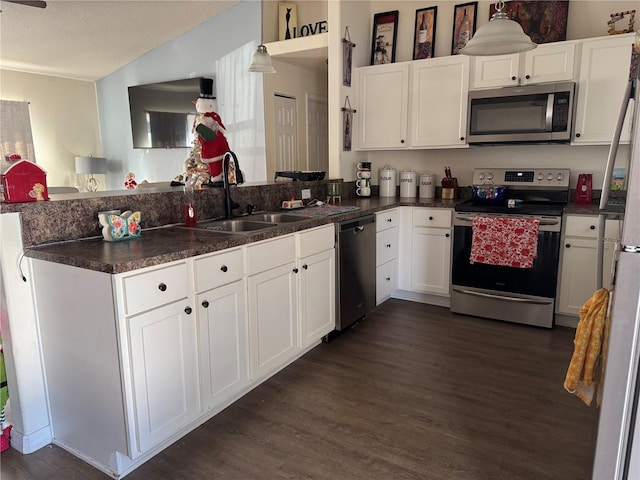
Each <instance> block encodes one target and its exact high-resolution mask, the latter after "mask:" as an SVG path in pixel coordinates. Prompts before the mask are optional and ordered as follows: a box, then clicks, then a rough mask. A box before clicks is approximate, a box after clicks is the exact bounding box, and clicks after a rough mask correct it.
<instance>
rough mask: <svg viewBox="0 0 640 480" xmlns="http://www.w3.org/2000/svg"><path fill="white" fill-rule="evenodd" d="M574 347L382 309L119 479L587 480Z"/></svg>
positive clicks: (569, 333)
mask: <svg viewBox="0 0 640 480" xmlns="http://www.w3.org/2000/svg"><path fill="white" fill-rule="evenodd" d="M573 335H574V331H573V330H571V329H563V328H555V329H553V330H546V329H540V328H536V327H528V326H523V325H517V324H511V323H504V322H498V321H492V320H482V319H477V318H472V317H466V316H461V315H454V314H451V313H449V310H448V309H445V308H441V307H434V306H428V305H422V304H418V303H411V302H405V301H401V300H389V301H387V302H386V303H384V304H383V305H381V306H380V307H378V308H377V309H376V310H375V311H374V312H373V313H372V314H370V315H369V317H368V318H367V319H366V320H365V321H363V322H361V323H360V324H359V325H357V326H356V327H355V328H353V329H352V330H350V331H348V332H346V333H345V334H343V335H342V336H340V337H338V338H337V339H335V340H334V341H333V342H330V343H328V344H322V345H320V346H319V347H317V348H315V349H314V350H312V351H311V352H309V353H308V354H307V355H305V356H304V357H302V358H301V359H300V360H298V361H297V362H295V363H294V364H293V365H291V366H289V367H287V368H286V369H284V370H283V371H282V372H280V373H279V374H277V375H275V376H274V377H272V378H271V379H269V380H268V381H267V382H265V383H263V384H262V385H261V386H259V387H257V388H256V389H254V390H253V391H251V392H250V393H249V394H247V395H245V396H244V397H243V398H241V399H240V400H239V401H237V402H236V403H235V404H233V405H232V406H230V407H229V408H227V409H226V410H225V411H223V412H221V413H220V414H219V415H217V416H216V417H214V418H213V419H212V420H210V421H208V422H207V423H206V424H204V425H203V426H201V427H200V428H198V429H196V430H195V431H193V432H191V433H190V434H189V435H187V436H185V437H184V438H182V439H180V440H179V441H177V442H176V443H175V444H174V445H172V446H171V447H169V448H167V449H165V450H164V451H163V452H161V453H160V454H159V455H157V456H155V457H154V458H153V459H151V460H150V461H148V462H147V463H145V464H144V465H142V466H141V467H139V468H138V469H136V470H135V471H133V472H132V473H130V474H129V475H127V477H126V478H127V479H130V480H140V479H145V480H146V479H180V480H190V479H198V480H202V479H208V480H209V479H225V480H228V479H242V480H251V479H296V480H297V479H331V480H338V479H367V480H373V479H385V480H387V479H429V480H431V479H433V480H453V479H455V480H480V479H486V480H489V479H491V480H529V479H530V480H587V479H590V478H591V464H592V458H593V449H594V445H595V434H596V423H597V411H596V410H595V409H594V408H588V407H586V406H585V405H584V404H583V403H582V402H581V401H580V400H578V399H577V398H576V397H574V396H573V395H570V394H568V393H567V392H566V391H565V390H564V389H563V386H562V384H563V381H564V376H565V373H566V368H567V365H568V363H569V360H570V358H571V353H572V351H573ZM99 434H100V432H96V435H99ZM1 460H2V463H1V466H0V469H1V473H2V475H1V477H2V480H18V479H19V480H32V479H38V480H40V479H61V480H62V479H64V480H70V479H78V480H93V479H100V480H102V479H104V480H106V479H108V478H109V477H107V476H106V475H104V474H102V473H101V472H98V471H97V470H95V469H93V468H92V467H90V466H89V465H87V464H85V463H84V462H82V461H80V460H78V459H76V458H75V457H73V456H72V455H70V454H69V453H67V452H65V451H63V450H61V449H60V448H58V447H55V446H50V447H46V448H43V449H41V450H39V451H37V452H35V453H32V454H30V455H21V454H20V453H18V452H16V451H15V450H9V451H7V452H5V453H3V454H2V459H1Z"/></svg>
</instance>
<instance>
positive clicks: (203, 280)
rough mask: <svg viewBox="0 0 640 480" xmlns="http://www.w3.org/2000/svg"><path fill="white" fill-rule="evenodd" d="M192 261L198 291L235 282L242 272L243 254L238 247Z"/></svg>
mask: <svg viewBox="0 0 640 480" xmlns="http://www.w3.org/2000/svg"><path fill="white" fill-rule="evenodd" d="M193 263H194V270H195V277H196V291H198V292H202V291H204V290H209V289H210V288H215V287H218V286H220V285H225V284H227V283H231V282H235V281H236V280H240V279H241V278H242V275H243V274H244V263H243V255H242V250H241V249H239V248H238V249H236V250H232V251H226V252H222V253H218V254H215V255H209V256H207V257H204V258H198V259H197V260H195V261H194V262H193Z"/></svg>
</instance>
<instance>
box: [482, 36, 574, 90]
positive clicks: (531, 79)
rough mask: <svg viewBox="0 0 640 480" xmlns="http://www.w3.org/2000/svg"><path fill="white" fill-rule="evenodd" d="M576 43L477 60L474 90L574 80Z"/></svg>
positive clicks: (560, 43)
mask: <svg viewBox="0 0 640 480" xmlns="http://www.w3.org/2000/svg"><path fill="white" fill-rule="evenodd" d="M576 48H577V42H556V43H545V44H542V45H538V47H537V48H535V49H533V50H530V51H528V52H524V53H515V54H511V55H498V56H487V57H474V59H473V73H472V77H471V89H473V90H476V89H480V88H493V87H507V86H513V85H527V84H531V83H543V82H561V81H567V80H573V78H574V71H575V62H576V58H577V56H576Z"/></svg>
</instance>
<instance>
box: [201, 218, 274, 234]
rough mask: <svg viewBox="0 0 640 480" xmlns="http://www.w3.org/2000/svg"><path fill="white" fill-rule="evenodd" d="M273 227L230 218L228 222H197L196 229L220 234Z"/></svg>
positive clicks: (262, 223) (266, 223)
mask: <svg viewBox="0 0 640 480" xmlns="http://www.w3.org/2000/svg"><path fill="white" fill-rule="evenodd" d="M274 226H275V225H274V224H273V223H270V222H259V221H255V220H247V219H244V218H232V219H229V220H212V221H209V222H199V223H198V226H197V227H196V228H200V229H206V230H210V231H212V232H222V233H251V232H255V231H258V230H264V229H265V228H272V227H274Z"/></svg>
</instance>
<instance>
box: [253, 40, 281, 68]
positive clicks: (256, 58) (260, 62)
mask: <svg viewBox="0 0 640 480" xmlns="http://www.w3.org/2000/svg"><path fill="white" fill-rule="evenodd" d="M249 71H250V72H255V73H276V69H275V68H273V63H271V57H270V56H269V52H267V47H265V46H264V45H258V48H257V49H256V53H254V54H253V57H252V58H251V65H249Z"/></svg>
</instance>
